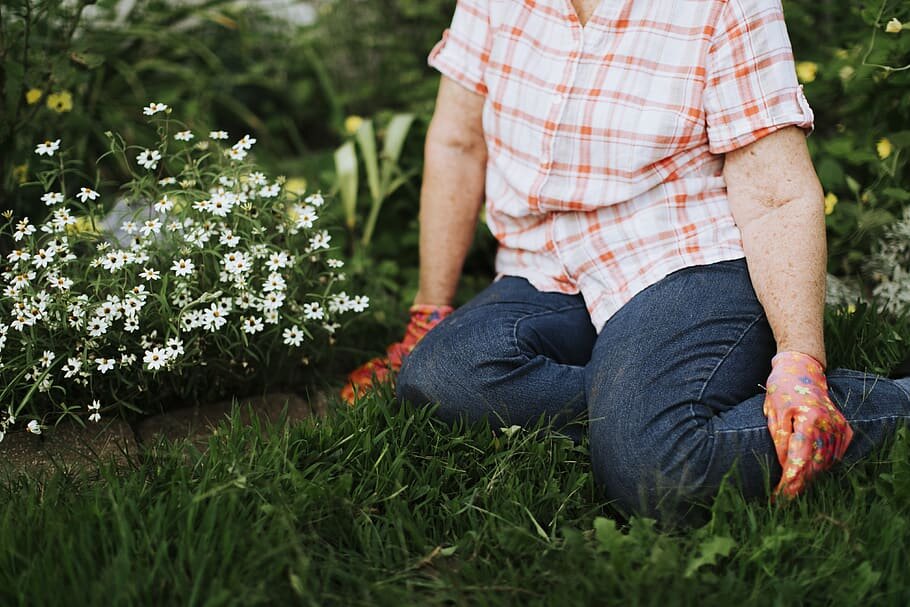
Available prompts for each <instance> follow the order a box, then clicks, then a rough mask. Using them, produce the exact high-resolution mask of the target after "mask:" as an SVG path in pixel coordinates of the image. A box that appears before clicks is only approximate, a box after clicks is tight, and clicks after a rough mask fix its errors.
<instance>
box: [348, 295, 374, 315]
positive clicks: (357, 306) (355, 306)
mask: <svg viewBox="0 0 910 607" xmlns="http://www.w3.org/2000/svg"><path fill="white" fill-rule="evenodd" d="M369 305H370V298H369V297H367V296H366V295H357V296H356V297H354V299H353V300H351V310H353V311H354V312H358V313H359V312H363V311H365V310H366V309H367V308H368V307H369Z"/></svg>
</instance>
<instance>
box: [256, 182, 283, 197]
mask: <svg viewBox="0 0 910 607" xmlns="http://www.w3.org/2000/svg"><path fill="white" fill-rule="evenodd" d="M279 193H281V185H279V184H277V183H273V184H271V185H266V186H262V189H260V190H259V195H260V196H261V197H263V198H274V197H275V196H278V194H279Z"/></svg>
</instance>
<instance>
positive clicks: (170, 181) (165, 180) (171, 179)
mask: <svg viewBox="0 0 910 607" xmlns="http://www.w3.org/2000/svg"><path fill="white" fill-rule="evenodd" d="M175 183H177V179H175V178H174V177H163V178H161V179H159V180H158V185H174V184H175Z"/></svg>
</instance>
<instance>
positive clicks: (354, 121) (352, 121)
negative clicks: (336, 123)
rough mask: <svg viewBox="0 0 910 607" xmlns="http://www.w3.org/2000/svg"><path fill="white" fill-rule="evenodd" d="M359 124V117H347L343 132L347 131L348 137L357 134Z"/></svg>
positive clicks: (361, 120) (360, 122) (361, 121)
mask: <svg viewBox="0 0 910 607" xmlns="http://www.w3.org/2000/svg"><path fill="white" fill-rule="evenodd" d="M361 124H363V118H361V117H360V116H357V115H354V116H348V117H347V118H345V120H344V130H345V131H347V133H348V135H353V134H354V133H356V132H357V129H359V128H360V125H361Z"/></svg>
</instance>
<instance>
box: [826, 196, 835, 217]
mask: <svg viewBox="0 0 910 607" xmlns="http://www.w3.org/2000/svg"><path fill="white" fill-rule="evenodd" d="M836 205H837V196H836V195H835V194H834V192H828V194H827V195H826V196H825V215H830V214H831V213H833V212H834V207H835V206H836Z"/></svg>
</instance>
